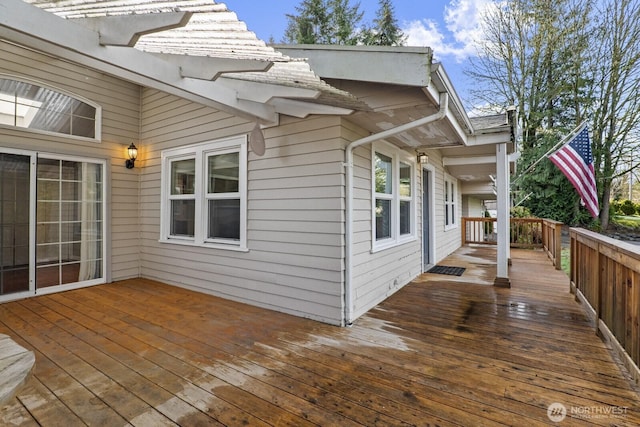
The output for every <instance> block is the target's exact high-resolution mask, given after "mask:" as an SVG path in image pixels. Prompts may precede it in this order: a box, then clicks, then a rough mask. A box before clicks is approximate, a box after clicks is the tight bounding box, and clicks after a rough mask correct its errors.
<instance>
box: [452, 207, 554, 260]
mask: <svg viewBox="0 0 640 427" xmlns="http://www.w3.org/2000/svg"><path fill="white" fill-rule="evenodd" d="M496 222H497V220H496V218H482V217H478V218H471V217H466V218H462V244H463V245H468V244H480V245H495V244H496V242H497V233H496V230H497V228H496ZM510 227H511V230H510V231H511V232H510V242H511V243H510V244H511V247H514V248H543V249H544V250H545V251H546V252H547V255H548V256H549V258H550V259H551V260H552V261H553V264H554V265H555V266H556V269H558V270H560V269H561V268H562V266H561V233H562V223H561V222H557V221H551V220H548V219H542V218H511V221H510Z"/></svg>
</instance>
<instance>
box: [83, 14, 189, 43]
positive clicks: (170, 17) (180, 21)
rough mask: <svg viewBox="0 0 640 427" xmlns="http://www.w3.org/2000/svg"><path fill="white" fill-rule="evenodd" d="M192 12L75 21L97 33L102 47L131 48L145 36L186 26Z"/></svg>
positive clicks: (105, 17) (103, 17)
mask: <svg viewBox="0 0 640 427" xmlns="http://www.w3.org/2000/svg"><path fill="white" fill-rule="evenodd" d="M191 16H193V13H192V12H169V13H147V14H140V15H118V16H101V17H96V18H81V19H75V20H74V21H75V22H78V23H80V24H82V25H84V26H85V27H87V28H89V29H90V30H92V31H95V32H97V33H98V34H99V35H100V36H99V43H100V44H101V45H102V46H127V47H133V46H135V44H136V43H137V42H138V39H139V38H140V37H141V36H143V35H145V34H153V33H158V32H160V31H166V30H171V29H174V28H181V27H184V26H185V25H187V23H188V22H189V20H190V19H191Z"/></svg>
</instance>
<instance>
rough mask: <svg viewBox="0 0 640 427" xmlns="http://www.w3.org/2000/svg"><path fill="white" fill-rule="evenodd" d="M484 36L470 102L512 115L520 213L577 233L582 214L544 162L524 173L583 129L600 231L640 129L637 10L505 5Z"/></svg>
mask: <svg viewBox="0 0 640 427" xmlns="http://www.w3.org/2000/svg"><path fill="white" fill-rule="evenodd" d="M484 33H485V37H486V41H485V43H484V44H483V45H482V49H481V55H480V57H479V59H478V60H476V61H473V62H472V67H471V69H470V70H469V74H470V75H471V76H473V77H474V78H476V79H478V80H480V81H481V82H483V83H484V85H479V88H480V89H481V90H478V91H477V92H476V95H477V99H478V100H479V101H484V102H487V103H491V104H496V103H498V104H502V105H505V104H506V105H508V104H515V105H517V106H518V108H519V112H520V114H519V124H520V127H521V129H522V139H521V143H522V153H523V155H522V157H521V159H520V162H519V170H521V171H524V170H526V171H528V173H527V176H523V177H521V178H519V179H518V182H517V186H518V189H519V190H520V191H522V194H526V195H530V194H533V196H530V197H529V198H528V199H527V201H526V202H525V204H526V205H527V206H528V207H530V208H531V210H532V211H533V213H534V214H535V215H537V216H549V217H551V218H554V219H558V220H562V221H565V222H568V223H571V224H574V223H584V221H585V218H584V209H580V208H579V206H580V204H579V200H578V199H577V197H576V194H575V191H574V190H573V189H572V187H571V186H570V185H567V184H568V181H567V180H566V179H565V178H563V176H562V175H560V174H559V171H558V170H557V169H556V168H553V167H551V166H550V164H549V162H546V160H545V161H543V162H541V163H540V164H539V165H538V166H536V168H535V169H534V170H532V171H530V170H529V165H531V164H532V163H533V162H535V161H537V159H538V157H536V156H534V155H533V154H534V153H535V154H537V155H538V156H542V155H543V154H544V153H545V152H546V151H548V149H549V148H551V147H553V146H554V145H555V142H557V141H560V140H561V137H562V136H563V135H565V134H567V133H568V132H569V131H570V130H571V129H573V128H574V127H575V126H577V125H578V124H580V123H582V122H585V121H586V122H587V124H588V126H589V129H590V130H591V141H592V148H593V154H594V167H595V170H596V183H597V186H598V192H599V202H600V207H601V212H600V216H599V220H600V222H601V225H602V227H603V228H606V226H607V225H608V222H609V200H610V198H611V196H612V188H613V187H612V186H613V183H614V182H615V179H616V178H617V177H618V176H620V175H621V174H625V173H628V172H629V168H625V167H624V161H625V159H627V158H629V154H630V151H631V150H633V149H634V148H635V147H634V146H635V145H636V144H635V143H633V141H637V140H638V130H639V127H640V99H639V98H638V96H637V93H638V92H639V91H640V2H638V1H637V0H597V1H594V0H558V1H551V0H508V1H506V2H503V3H499V4H498V3H496V4H495V9H494V11H493V12H492V13H489V14H488V15H487V17H486V19H485V22H484ZM554 141H555V142H554ZM539 148H541V149H539ZM632 167H633V168H635V167H637V165H636V166H632ZM536 174H540V175H541V176H542V179H540V177H538V176H535V175H536ZM565 188H566V190H565ZM542 194H546V195H550V197H553V198H554V200H553V201H550V200H549V199H548V197H542V196H541V195H542ZM521 196H522V195H521ZM550 206H555V207H554V210H553V211H552V212H549V209H550ZM542 212H545V214H543V213H542ZM548 213H551V215H548ZM561 217H564V218H566V219H561ZM567 217H568V218H567Z"/></svg>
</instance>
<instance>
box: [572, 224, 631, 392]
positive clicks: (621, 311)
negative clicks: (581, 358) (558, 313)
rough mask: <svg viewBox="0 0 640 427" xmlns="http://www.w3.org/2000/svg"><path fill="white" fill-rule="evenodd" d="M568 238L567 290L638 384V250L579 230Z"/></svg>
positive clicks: (573, 230)
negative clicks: (585, 307) (584, 308)
mask: <svg viewBox="0 0 640 427" xmlns="http://www.w3.org/2000/svg"><path fill="white" fill-rule="evenodd" d="M569 235H570V238H571V270H570V278H571V291H572V292H573V293H575V294H576V298H578V299H579V300H582V301H583V302H584V303H586V304H587V305H588V306H590V308H591V310H590V311H591V314H592V315H593V316H594V320H595V325H596V326H595V327H596V332H597V333H599V334H602V336H603V337H604V338H605V339H606V340H608V341H609V342H610V343H611V345H612V346H613V348H614V349H615V350H617V353H618V355H619V357H620V358H621V359H622V360H623V361H624V362H625V364H626V365H627V368H628V369H629V372H631V373H632V375H633V376H634V378H635V381H636V382H639V381H640V370H639V369H638V367H639V366H640V248H638V247H636V246H634V245H632V244H629V243H625V242H621V241H618V240H614V239H611V238H609V237H606V236H603V235H601V234H598V233H594V232H591V231H588V230H584V229H580V228H572V229H571V230H570V232H569Z"/></svg>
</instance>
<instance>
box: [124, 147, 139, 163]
mask: <svg viewBox="0 0 640 427" xmlns="http://www.w3.org/2000/svg"><path fill="white" fill-rule="evenodd" d="M127 155H128V156H129V158H128V159H127V161H126V162H125V166H126V167H127V169H133V165H134V163H135V162H136V158H137V157H138V149H137V148H136V146H135V144H134V143H133V142H132V143H131V145H130V146H129V148H127Z"/></svg>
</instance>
